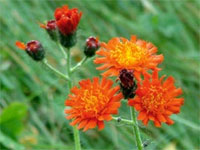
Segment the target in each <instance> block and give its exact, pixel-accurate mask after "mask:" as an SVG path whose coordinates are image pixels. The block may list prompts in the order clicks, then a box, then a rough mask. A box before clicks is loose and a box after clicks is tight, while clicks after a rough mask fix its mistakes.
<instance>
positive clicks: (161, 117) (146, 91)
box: [128, 70, 184, 127]
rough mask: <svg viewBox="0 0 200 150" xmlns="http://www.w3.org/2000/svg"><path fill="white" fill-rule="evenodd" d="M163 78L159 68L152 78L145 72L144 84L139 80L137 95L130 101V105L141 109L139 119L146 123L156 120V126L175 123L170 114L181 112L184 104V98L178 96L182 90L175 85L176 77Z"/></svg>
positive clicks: (138, 109)
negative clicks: (160, 75) (159, 75)
mask: <svg viewBox="0 0 200 150" xmlns="http://www.w3.org/2000/svg"><path fill="white" fill-rule="evenodd" d="M163 78H164V76H162V77H161V78H160V79H159V78H158V71H157V70H155V71H154V72H153V74H152V75H151V79H150V78H149V76H148V75H146V74H144V80H143V81H142V84H141V83H140V82H138V88H137V90H136V97H135V98H134V99H130V100H129V101H128V104H129V105H130V106H133V107H134V108H135V109H136V110H137V111H140V113H139V115H138V120H142V122H143V123H144V125H147V124H148V121H149V120H152V121H154V124H155V126H156V127H161V122H165V123H166V124H168V125H171V124H173V123H174V122H173V121H172V120H171V119H170V118H169V116H170V115H172V114H177V113H179V112H180V107H181V105H183V102H184V99H183V98H177V96H179V95H180V94H182V90H181V88H176V87H175V86H174V78H173V77H168V78H167V79H166V80H165V81H162V80H163Z"/></svg>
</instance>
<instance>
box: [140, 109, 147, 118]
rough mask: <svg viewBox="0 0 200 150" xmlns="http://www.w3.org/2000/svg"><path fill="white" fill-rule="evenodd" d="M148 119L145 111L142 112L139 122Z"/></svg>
mask: <svg viewBox="0 0 200 150" xmlns="http://www.w3.org/2000/svg"><path fill="white" fill-rule="evenodd" d="M145 118H147V113H146V112H145V111H141V112H140V113H139V115H138V120H144V119H145Z"/></svg>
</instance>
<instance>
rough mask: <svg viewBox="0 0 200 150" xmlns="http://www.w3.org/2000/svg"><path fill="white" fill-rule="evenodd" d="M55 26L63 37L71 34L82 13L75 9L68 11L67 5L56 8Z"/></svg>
mask: <svg viewBox="0 0 200 150" xmlns="http://www.w3.org/2000/svg"><path fill="white" fill-rule="evenodd" d="M54 16H55V19H56V24H57V26H58V29H59V30H60V32H61V33H62V34H63V35H69V34H73V33H74V32H75V31H76V28H77V26H78V24H79V21H80V19H81V16H82V12H80V13H79V12H78V9H77V8H73V9H69V8H68V6H67V5H64V6H62V7H60V8H57V9H56V10H55V12H54Z"/></svg>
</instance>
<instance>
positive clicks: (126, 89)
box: [119, 69, 137, 99]
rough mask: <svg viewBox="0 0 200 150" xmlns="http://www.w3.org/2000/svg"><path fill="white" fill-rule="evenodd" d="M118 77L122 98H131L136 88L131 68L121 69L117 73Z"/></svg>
mask: <svg viewBox="0 0 200 150" xmlns="http://www.w3.org/2000/svg"><path fill="white" fill-rule="evenodd" d="M119 79H120V87H121V90H122V93H123V95H124V98H125V99H127V98H133V97H134V96H135V90H136V88H137V85H136V83H135V80H134V75H133V70H127V69H122V70H121V71H120V74H119Z"/></svg>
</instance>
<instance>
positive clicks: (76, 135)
mask: <svg viewBox="0 0 200 150" xmlns="http://www.w3.org/2000/svg"><path fill="white" fill-rule="evenodd" d="M70 69H71V57H70V49H68V50H67V74H68V77H69V82H67V84H68V94H69V93H70V89H71V88H72V80H71V72H70ZM73 132H74V142H75V150H81V144H80V137H79V131H78V129H77V127H76V126H73Z"/></svg>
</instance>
